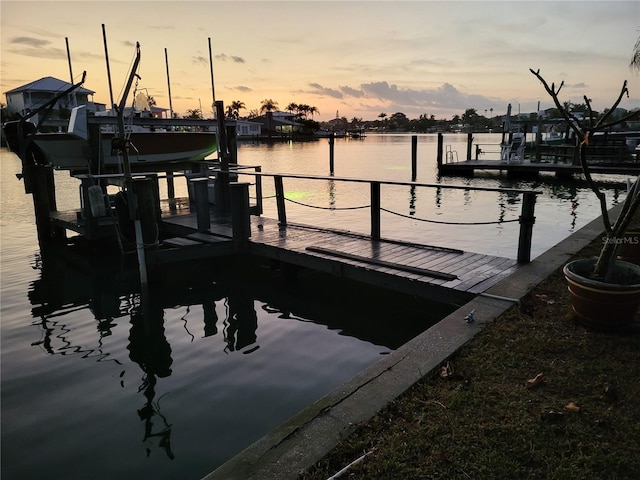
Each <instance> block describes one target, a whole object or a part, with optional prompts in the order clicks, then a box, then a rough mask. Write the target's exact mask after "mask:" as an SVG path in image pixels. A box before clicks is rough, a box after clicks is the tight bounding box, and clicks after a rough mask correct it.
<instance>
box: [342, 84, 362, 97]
mask: <svg viewBox="0 0 640 480" xmlns="http://www.w3.org/2000/svg"><path fill="white" fill-rule="evenodd" d="M340 91H341V92H342V93H344V94H345V95H346V96H348V97H355V98H362V97H364V92H363V91H362V90H357V89H355V88H351V87H347V86H340Z"/></svg>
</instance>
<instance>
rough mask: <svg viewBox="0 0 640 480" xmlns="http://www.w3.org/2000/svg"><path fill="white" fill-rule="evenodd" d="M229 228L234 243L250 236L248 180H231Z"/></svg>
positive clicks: (245, 239) (244, 240)
mask: <svg viewBox="0 0 640 480" xmlns="http://www.w3.org/2000/svg"><path fill="white" fill-rule="evenodd" d="M229 192H230V194H231V195H230V196H231V229H232V232H233V241H234V242H235V243H240V244H241V243H243V242H246V241H247V240H248V239H249V237H251V220H250V218H249V182H231V183H230V184H229Z"/></svg>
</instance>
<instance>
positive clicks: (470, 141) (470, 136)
mask: <svg viewBox="0 0 640 480" xmlns="http://www.w3.org/2000/svg"><path fill="white" fill-rule="evenodd" d="M472 145H473V133H471V132H469V133H467V162H470V161H471V146H472Z"/></svg>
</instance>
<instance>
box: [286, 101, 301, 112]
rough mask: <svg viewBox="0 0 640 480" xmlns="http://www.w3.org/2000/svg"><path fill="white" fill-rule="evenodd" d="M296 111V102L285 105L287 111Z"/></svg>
mask: <svg viewBox="0 0 640 480" xmlns="http://www.w3.org/2000/svg"><path fill="white" fill-rule="evenodd" d="M297 111H298V104H297V103H293V102H292V103H290V104H289V105H287V112H289V113H293V112H297Z"/></svg>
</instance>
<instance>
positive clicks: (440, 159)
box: [436, 133, 444, 172]
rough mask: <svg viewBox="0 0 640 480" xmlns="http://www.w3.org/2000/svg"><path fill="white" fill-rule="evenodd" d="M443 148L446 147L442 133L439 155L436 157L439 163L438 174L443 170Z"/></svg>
mask: <svg viewBox="0 0 640 480" xmlns="http://www.w3.org/2000/svg"><path fill="white" fill-rule="evenodd" d="M443 147H444V137H443V135H442V133H438V153H437V157H436V161H437V163H438V172H440V170H441V169H442V154H443V153H444V152H443Z"/></svg>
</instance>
